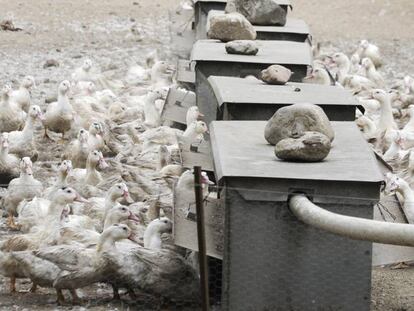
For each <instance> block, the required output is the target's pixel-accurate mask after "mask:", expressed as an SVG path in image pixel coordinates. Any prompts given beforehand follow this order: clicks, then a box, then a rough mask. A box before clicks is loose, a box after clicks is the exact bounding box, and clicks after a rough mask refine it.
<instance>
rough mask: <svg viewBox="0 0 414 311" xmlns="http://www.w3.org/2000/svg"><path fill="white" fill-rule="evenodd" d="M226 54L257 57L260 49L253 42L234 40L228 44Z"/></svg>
mask: <svg viewBox="0 0 414 311" xmlns="http://www.w3.org/2000/svg"><path fill="white" fill-rule="evenodd" d="M225 47H226V52H227V53H229V54H241V55H256V54H257V52H259V48H258V47H257V44H256V42H255V41H252V40H234V41H230V42H227V43H226V46H225Z"/></svg>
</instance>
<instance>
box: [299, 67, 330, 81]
mask: <svg viewBox="0 0 414 311" xmlns="http://www.w3.org/2000/svg"><path fill="white" fill-rule="evenodd" d="M303 79H304V80H316V81H323V82H325V83H327V84H330V82H331V79H330V77H329V74H328V72H327V71H326V70H325V69H323V68H314V69H313V70H312V71H311V72H310V73H309V74H308V75H307V76H306V77H305V78H303Z"/></svg>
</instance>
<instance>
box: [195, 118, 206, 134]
mask: <svg viewBox="0 0 414 311" xmlns="http://www.w3.org/2000/svg"><path fill="white" fill-rule="evenodd" d="M195 131H196V133H197V134H204V133H208V127H207V124H206V122H204V121H196V122H195Z"/></svg>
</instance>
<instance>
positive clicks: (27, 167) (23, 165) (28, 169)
mask: <svg viewBox="0 0 414 311" xmlns="http://www.w3.org/2000/svg"><path fill="white" fill-rule="evenodd" d="M20 172H22V173H24V174H26V175H30V176H31V175H33V163H32V160H30V158H29V157H24V158H23V159H22V160H21V161H20Z"/></svg>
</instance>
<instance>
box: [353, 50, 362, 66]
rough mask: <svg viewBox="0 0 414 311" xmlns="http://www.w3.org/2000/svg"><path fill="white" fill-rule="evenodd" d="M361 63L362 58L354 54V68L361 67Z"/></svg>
mask: <svg viewBox="0 0 414 311" xmlns="http://www.w3.org/2000/svg"><path fill="white" fill-rule="evenodd" d="M360 62H361V57H359V55H358V53H354V54H352V56H351V63H352V65H354V66H356V65H359V63H360Z"/></svg>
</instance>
